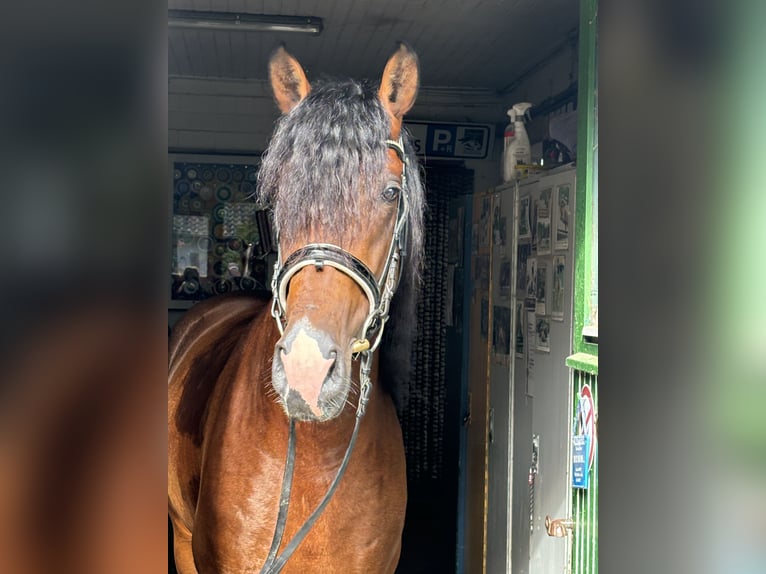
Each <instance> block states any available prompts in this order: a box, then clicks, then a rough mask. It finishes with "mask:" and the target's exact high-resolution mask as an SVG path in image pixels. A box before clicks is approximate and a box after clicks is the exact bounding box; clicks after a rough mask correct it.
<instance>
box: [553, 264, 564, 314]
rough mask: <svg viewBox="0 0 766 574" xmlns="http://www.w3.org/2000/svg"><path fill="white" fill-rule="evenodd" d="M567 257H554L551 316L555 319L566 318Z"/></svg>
mask: <svg viewBox="0 0 766 574" xmlns="http://www.w3.org/2000/svg"><path fill="white" fill-rule="evenodd" d="M564 262H565V258H564V256H563V255H556V256H555V257H554V258H553V284H552V286H551V318H552V319H553V320H554V321H563V320H564V268H565V263H564Z"/></svg>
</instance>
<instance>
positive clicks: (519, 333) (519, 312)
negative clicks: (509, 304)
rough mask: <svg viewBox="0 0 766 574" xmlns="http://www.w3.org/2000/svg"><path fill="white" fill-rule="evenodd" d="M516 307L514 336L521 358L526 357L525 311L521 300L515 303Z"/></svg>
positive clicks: (516, 348)
mask: <svg viewBox="0 0 766 574" xmlns="http://www.w3.org/2000/svg"><path fill="white" fill-rule="evenodd" d="M514 307H515V308H516V334H515V336H514V345H515V352H516V356H517V357H518V358H520V359H523V358H524V313H523V305H522V303H521V301H516V302H515V304H514Z"/></svg>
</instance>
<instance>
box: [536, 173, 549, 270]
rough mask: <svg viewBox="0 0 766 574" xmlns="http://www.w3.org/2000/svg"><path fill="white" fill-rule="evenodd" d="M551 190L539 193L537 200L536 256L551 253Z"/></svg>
mask: <svg viewBox="0 0 766 574" xmlns="http://www.w3.org/2000/svg"><path fill="white" fill-rule="evenodd" d="M551 191H552V190H551V188H548V189H544V190H542V191H541V192H540V198H539V199H538V200H537V220H536V221H537V224H536V229H537V233H536V239H537V254H538V255H547V254H548V253H550V252H551Z"/></svg>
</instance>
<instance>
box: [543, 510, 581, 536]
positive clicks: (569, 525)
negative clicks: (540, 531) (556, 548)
mask: <svg viewBox="0 0 766 574" xmlns="http://www.w3.org/2000/svg"><path fill="white" fill-rule="evenodd" d="M573 529H574V520H572V519H571V518H555V519H554V518H551V517H550V516H548V515H546V517H545V531H546V532H547V533H548V536H554V537H556V538H564V537H565V536H566V535H567V534H569V533H568V532H567V531H568V530H573Z"/></svg>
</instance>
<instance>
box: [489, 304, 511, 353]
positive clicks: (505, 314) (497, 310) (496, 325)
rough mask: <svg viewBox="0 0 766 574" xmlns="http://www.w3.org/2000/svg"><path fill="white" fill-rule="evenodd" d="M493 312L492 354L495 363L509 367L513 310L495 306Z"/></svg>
mask: <svg viewBox="0 0 766 574" xmlns="http://www.w3.org/2000/svg"><path fill="white" fill-rule="evenodd" d="M492 311H493V312H492V353H493V354H494V356H495V362H498V363H500V364H503V365H507V364H508V362H509V357H510V354H511V309H510V307H505V306H502V305H494V306H493V309H492Z"/></svg>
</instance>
